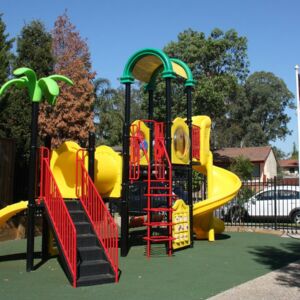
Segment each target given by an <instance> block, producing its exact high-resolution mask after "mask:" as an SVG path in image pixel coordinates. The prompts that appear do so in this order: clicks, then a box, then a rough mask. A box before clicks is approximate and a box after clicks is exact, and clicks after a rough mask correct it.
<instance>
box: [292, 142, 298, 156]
mask: <svg viewBox="0 0 300 300" xmlns="http://www.w3.org/2000/svg"><path fill="white" fill-rule="evenodd" d="M291 159H298V149H297V147H296V143H295V142H294V143H293V151H292V153H291Z"/></svg>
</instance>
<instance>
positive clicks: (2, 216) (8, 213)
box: [0, 201, 28, 226]
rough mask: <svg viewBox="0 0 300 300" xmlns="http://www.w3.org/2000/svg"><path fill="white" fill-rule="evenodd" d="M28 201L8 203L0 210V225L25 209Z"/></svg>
mask: <svg viewBox="0 0 300 300" xmlns="http://www.w3.org/2000/svg"><path fill="white" fill-rule="evenodd" d="M27 205H28V201H20V202H18V203H15V204H11V205H8V206H6V207H4V208H2V209H1V210H0V226H2V225H3V224H4V223H5V222H6V221H7V220H9V219H10V218H11V217H13V216H14V215H16V214H17V213H19V212H21V211H22V210H24V209H26V208H27Z"/></svg>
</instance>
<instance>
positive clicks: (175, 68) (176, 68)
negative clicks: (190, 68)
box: [171, 61, 187, 79]
mask: <svg viewBox="0 0 300 300" xmlns="http://www.w3.org/2000/svg"><path fill="white" fill-rule="evenodd" d="M171 63H172V68H173V71H174V72H175V73H176V74H177V75H179V76H180V77H183V78H185V79H187V75H186V72H185V70H184V68H183V67H181V66H180V65H178V64H176V63H175V62H173V61H172V62H171Z"/></svg>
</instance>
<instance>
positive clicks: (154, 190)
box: [129, 120, 174, 257]
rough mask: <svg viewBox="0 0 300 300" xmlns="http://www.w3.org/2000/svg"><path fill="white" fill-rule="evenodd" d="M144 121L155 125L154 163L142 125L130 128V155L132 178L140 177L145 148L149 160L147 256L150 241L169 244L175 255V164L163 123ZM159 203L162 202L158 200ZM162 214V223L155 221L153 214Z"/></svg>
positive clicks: (169, 249) (170, 251)
mask: <svg viewBox="0 0 300 300" xmlns="http://www.w3.org/2000/svg"><path fill="white" fill-rule="evenodd" d="M144 122H145V123H152V124H153V126H154V147H153V148H154V149H153V150H154V151H153V152H154V164H153V165H151V162H150V159H149V155H148V152H147V150H146V149H145V147H144V143H143V141H142V137H143V135H142V134H141V132H140V124H138V125H134V127H132V128H131V153H130V154H131V156H130V168H129V169H130V172H129V178H130V180H131V181H134V180H138V179H139V170H140V169H139V168H140V167H139V164H140V151H143V153H144V155H145V157H146V160H147V162H148V178H147V180H146V181H147V193H146V194H145V196H147V207H146V208H145V209H144V210H145V211H146V212H147V222H146V223H144V225H146V226H147V236H146V237H144V239H145V240H146V241H147V256H148V257H150V255H151V243H161V242H164V243H167V246H168V255H172V241H173V237H172V226H173V224H172V211H173V209H172V200H173V198H174V196H173V194H172V164H171V161H170V158H169V156H168V153H167V150H166V147H165V139H164V124H163V123H159V122H155V121H151V120H144ZM158 202H159V203H158ZM157 203H158V204H157ZM155 214H161V215H164V218H163V220H162V221H160V222H153V221H152V219H154V218H153V215H155ZM153 229H163V231H164V233H163V234H160V233H158V231H157V230H153Z"/></svg>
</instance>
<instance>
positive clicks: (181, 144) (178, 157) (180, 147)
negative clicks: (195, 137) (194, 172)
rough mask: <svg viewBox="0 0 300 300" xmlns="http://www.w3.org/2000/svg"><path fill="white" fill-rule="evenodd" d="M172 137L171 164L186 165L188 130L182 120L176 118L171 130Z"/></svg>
mask: <svg viewBox="0 0 300 300" xmlns="http://www.w3.org/2000/svg"><path fill="white" fill-rule="evenodd" d="M171 137H172V147H171V150H172V163H173V164H181V165H186V164H188V163H189V161H190V159H189V157H190V153H189V151H190V138H189V128H188V126H187V124H186V123H185V121H184V119H182V118H179V117H178V118H176V119H175V120H174V121H173V125H172V128H171Z"/></svg>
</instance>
